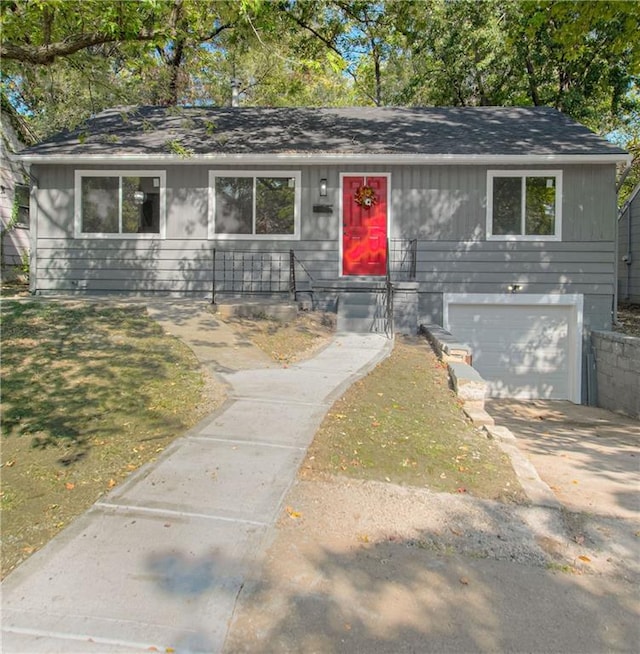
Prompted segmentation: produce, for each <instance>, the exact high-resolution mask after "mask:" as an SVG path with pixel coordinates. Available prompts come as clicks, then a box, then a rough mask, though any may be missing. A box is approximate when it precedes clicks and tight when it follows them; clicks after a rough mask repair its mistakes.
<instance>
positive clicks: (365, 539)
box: [358, 534, 369, 543]
mask: <svg viewBox="0 0 640 654" xmlns="http://www.w3.org/2000/svg"><path fill="white" fill-rule="evenodd" d="M358 541H359V542H360V543H368V542H369V536H367V534H358Z"/></svg>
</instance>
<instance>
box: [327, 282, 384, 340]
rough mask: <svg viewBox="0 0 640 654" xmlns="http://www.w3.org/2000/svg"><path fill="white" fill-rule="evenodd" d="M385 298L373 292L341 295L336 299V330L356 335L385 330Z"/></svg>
mask: <svg viewBox="0 0 640 654" xmlns="http://www.w3.org/2000/svg"><path fill="white" fill-rule="evenodd" d="M385 312H386V308H385V296H384V294H382V293H375V292H373V293H372V292H356V293H341V294H340V297H339V299H338V319H337V329H338V331H339V332H352V333H357V334H367V333H371V332H374V333H383V332H385V330H386V322H387V321H386V317H385Z"/></svg>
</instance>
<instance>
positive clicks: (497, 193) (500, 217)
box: [493, 177, 522, 236]
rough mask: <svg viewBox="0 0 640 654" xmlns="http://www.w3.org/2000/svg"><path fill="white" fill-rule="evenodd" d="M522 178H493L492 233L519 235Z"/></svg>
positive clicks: (520, 230) (520, 227)
mask: <svg viewBox="0 0 640 654" xmlns="http://www.w3.org/2000/svg"><path fill="white" fill-rule="evenodd" d="M521 217H522V178H521V177H494V178H493V233H494V234H496V235H499V236H504V235H507V234H521V233H522V226H521Z"/></svg>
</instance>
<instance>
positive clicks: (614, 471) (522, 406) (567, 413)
mask: <svg viewBox="0 0 640 654" xmlns="http://www.w3.org/2000/svg"><path fill="white" fill-rule="evenodd" d="M486 409H487V411H488V413H489V414H490V415H491V416H492V417H493V418H494V419H495V421H496V424H497V425H502V426H504V427H507V428H508V429H509V430H510V431H511V432H512V433H513V434H514V436H515V437H516V441H517V445H518V447H519V448H520V449H521V450H522V451H523V452H524V453H525V455H526V456H527V458H528V459H529V460H530V461H531V463H532V464H533V466H534V467H535V468H536V470H537V471H538V474H539V475H540V477H541V478H542V480H543V481H544V482H546V483H547V484H548V485H549V487H550V488H551V490H552V491H553V493H554V495H555V496H556V498H557V499H558V501H559V502H561V504H562V505H563V506H565V507H566V508H568V509H569V510H571V511H577V512H586V513H591V514H598V515H603V516H613V517H619V518H638V517H639V516H640V421H638V420H634V419H632V418H627V417H625V416H622V415H619V414H617V413H612V412H611V411H606V410H604V409H598V408H595V407H587V406H580V405H576V404H573V403H571V402H564V401H557V400H535V401H526V402H525V401H518V400H489V401H488V402H487V404H486Z"/></svg>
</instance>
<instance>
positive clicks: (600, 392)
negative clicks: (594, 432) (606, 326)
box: [591, 331, 640, 418]
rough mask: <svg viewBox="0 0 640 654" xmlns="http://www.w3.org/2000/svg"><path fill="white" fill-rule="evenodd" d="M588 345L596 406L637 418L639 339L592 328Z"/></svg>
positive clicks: (639, 412) (639, 415)
mask: <svg viewBox="0 0 640 654" xmlns="http://www.w3.org/2000/svg"><path fill="white" fill-rule="evenodd" d="M591 344H592V346H593V353H594V356H595V364H596V384H597V385H596V388H597V403H598V406H599V407H601V408H603V409H609V410H610V411H620V412H622V413H625V414H626V415H628V416H631V417H632V418H640V338H638V337H635V336H625V335H624V334H618V333H616V332H601V331H592V332H591Z"/></svg>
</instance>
